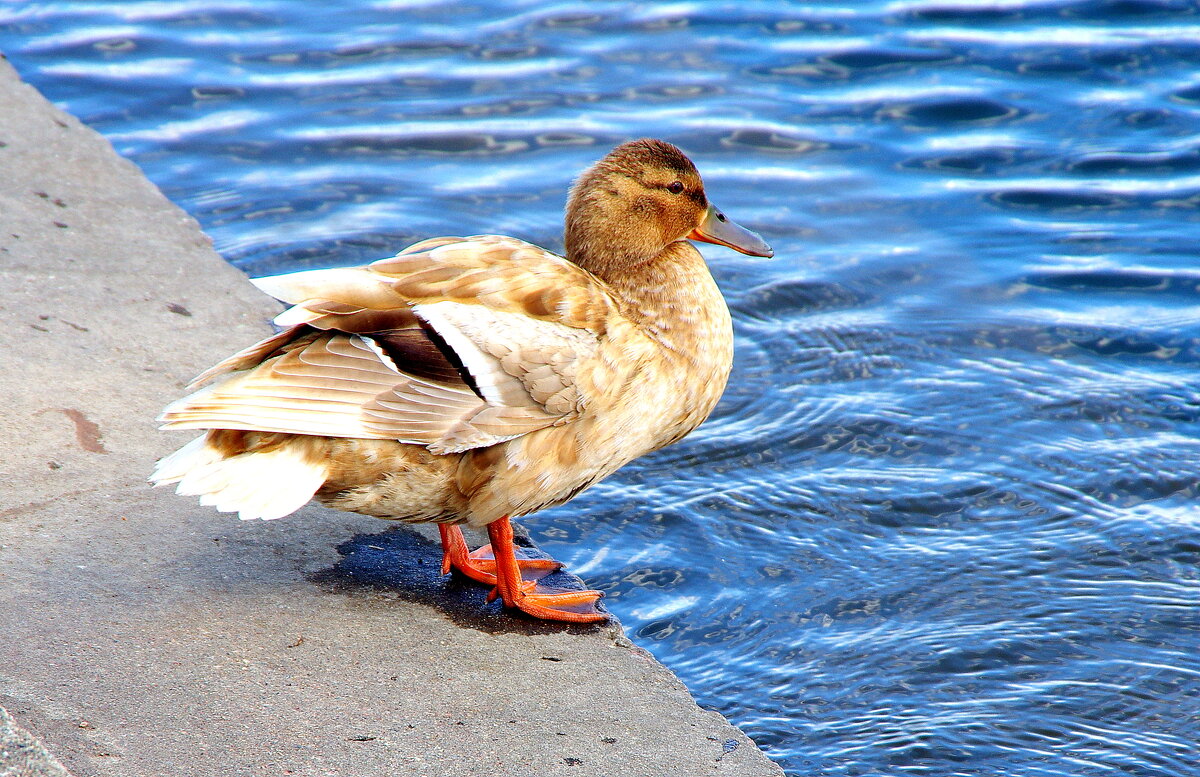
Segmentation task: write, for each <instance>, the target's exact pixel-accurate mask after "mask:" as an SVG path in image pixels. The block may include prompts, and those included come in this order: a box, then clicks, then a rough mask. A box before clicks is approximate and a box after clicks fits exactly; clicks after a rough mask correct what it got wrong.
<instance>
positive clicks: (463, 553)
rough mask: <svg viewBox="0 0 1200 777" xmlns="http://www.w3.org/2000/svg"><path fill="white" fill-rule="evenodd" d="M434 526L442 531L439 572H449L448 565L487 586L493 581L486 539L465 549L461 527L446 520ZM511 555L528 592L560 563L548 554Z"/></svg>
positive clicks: (493, 560) (493, 569)
mask: <svg viewBox="0 0 1200 777" xmlns="http://www.w3.org/2000/svg"><path fill="white" fill-rule="evenodd" d="M438 529H439V531H440V532H441V535H442V574H443V575H448V574H450V570H451V569H457V570H458V571H459V572H460V573H462V574H464V575H466V576H467V577H469V578H471V579H472V580H475V581H476V582H480V583H483V584H485V585H490V586H495V585H497V582H496V557H495V554H493V552H492V546H491V544H490V543H489V544H487V545H484V546H483V547H481V548H479V549H478V550H475V551H468V550H467V541H466V539H465V538H464V537H463V533H462V529H460V528H458V527H457V526H447V525H446V524H439V525H438ZM513 552H514V556H515V554H516V553H518V552H520V553H523V551H522V550H521V549H520V548H516V547H514V549H513ZM515 558H516V561H517V567H518V569H519V570H520V573H521V588H522V590H525V591H527V592H530V593H532V592H533V591H534V590H535V588H536V587H537V581H538V580H541V579H542V578H543V577H545V576H546V575H549V574H550V573H552V572H556V571H558V570H560V569H562V566H563V565H562V563H561V562H558V561H555V560H554V559H549V558H529V557H526V556H523V555H522V556H515ZM494 598H495V597H494V596H490V597H488V601H491V600H492V599H494Z"/></svg>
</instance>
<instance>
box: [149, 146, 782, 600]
mask: <svg viewBox="0 0 1200 777" xmlns="http://www.w3.org/2000/svg"><path fill="white" fill-rule="evenodd" d="M691 241H702V242H707V243H714V244H718V245H722V246H726V247H728V248H731V249H733V250H735V251H739V252H741V253H743V254H747V255H751V256H760V257H770V256H772V255H773V253H772V250H771V248H770V246H768V245H767V244H766V243H765V242H764V241H763V239H762V238H761V237H760V236H758V235H757V234H755V233H753V232H751V231H749V230H747V229H745V228H743V227H741V226H739V225H737V224H736V223H734V222H733V221H731V220H730V219H728V218H727V217H726V216H725V215H724V213H722V212H721V211H720V210H718V209H717V208H716V207H715V206H714V205H712V204H711V203H710V202H709V200H708V196H707V195H706V193H705V189H704V183H703V181H702V179H701V177H700V174H699V172H698V171H697V169H696V166H695V164H693V162H692V161H691V160H690V159H689V158H688V157H687V156H686V155H685V154H684V152H683V151H681V150H680V149H679V148H677V147H676V146H674V145H672V144H670V143H668V142H666V141H662V140H656V139H650V138H644V139H640V140H634V141H630V142H626V143H623V144H621V145H618V146H617V147H616V148H614V149H613V150H612V151H611V152H609V153H608V154H607V155H605V156H604V157H603V158H601V159H600V160H599V161H597V162H596V163H595V164H593V165H592V166H591V167H590V168H588V169H587V170H586V171H585V172H583V173H582V174H581V175H580V176H579V177H578V179H577V180H576V181H575V183H574V184H573V186H572V187H571V189H570V192H569V195H568V199H567V208H566V215H565V231H564V245H565V251H564V254H565V256H558V255H556V254H554V253H552V252H550V251H547V250H545V249H543V248H539V247H538V246H536V245H533V244H531V243H528V242H525V241H523V240H519V239H517V238H514V237H506V236H501V235H478V236H473V237H435V238H432V239H428V240H423V241H421V242H418V243H416V244H414V245H411V246H409V247H407V248H405V249H403V250H402V251H400V252H399V253H397V254H396V255H395V256H393V257H391V258H387V259H382V260H379V261H376V262H373V263H371V264H367V265H364V266H359V267H342V268H332V269H320V270H306V271H301V272H293V273H287V274H282V275H275V276H270V277H264V278H256V279H252V281H251V282H252V283H254V284H255V285H256V286H257V287H258V288H259V289H261V290H262V291H263V292H265V293H267V294H269V295H270V296H272V297H274V298H276V299H277V300H280V301H282V302H284V303H286V304H287V305H288V306H289V307H287V309H286V310H285V311H284V312H283V313H281V314H280V315H279V316H278V317H277V318H275V320H274V323H275V325H276V327H277V328H278V332H277V333H276V334H274V335H272V336H270V337H267V338H266V339H264V340H262V341H261V342H259V343H256V344H254V345H251V346H250V347H248V348H245V349H244V350H242V351H239V352H238V353H235V354H233V355H232V356H230V357H228V358H226V359H225V360H223V361H221V362H220V363H218V364H216V365H214V366H213V367H210V368H209V369H207V370H205V371H204V372H202V373H201V374H200V375H199V376H198V377H197V378H196V379H195V380H194V381H192V383H191V384H190V385H189V386H188V389H187V390H188V391H189V392H190V393H188V394H187V395H186V396H184V397H183V398H182V399H179V400H177V401H175V402H173V403H171V404H170V405H168V406H167V408H166V409H165V410H164V411H163V413H162V415H161V418H160V421H161V422H162V426H161V428H162V429H168V430H173V429H191V430H202V433H201V435H200V436H199V437H197V438H195V439H194V440H192V441H191V442H189V443H188V444H186V445H184V446H183V447H182V448H180V449H179V450H177V451H176V452H174V453H172V454H170V455H168V456H166V457H164V458H163V459H161V460H160V461H159V462H158V463H157V466H156V468H155V470H154V473H153V475H152V476H151V478H150V481H151V483H152V484H154V485H166V484H174V485H176V491H177V493H179V494H181V495H184V496H192V497H199V498H200V499H199V501H200V503H201V504H202V505H207V506H212V507H215V508H216V509H217V510H218V511H222V512H236V513H238V514H239V517H241V518H242V519H244V520H249V519H265V520H270V519H276V518H282V517H284V516H287V515H290V514H291V513H293V512H295V511H297V510H299V509H300V508H301V507H302V506H304V505H305V504H307V503H308V502H310V501H314V500H315V501H316V502H318V503H320V504H323V505H325V506H328V507H332V508H335V509H338V510H345V511H350V512H355V513H361V514H364V515H369V516H376V517H379V518H384V519H388V520H393V521H402V522H433V523H436V524H437V525H438V528H439V532H440V536H441V542H442V557H443V559H442V573H443V574H450V573H451V572H452V571H453V570H456V571H458V572H459V573H461V574H463V575H466V576H467V577H468V578H471V579H473V580H476V581H478V582H480V583H483V584H484V585H487V586H490V587H491V590H490V592H489V596H488V599H489V601H492V600H495V599H496V598H499V599H500V600H501V602H502V603H503V605H504V607H506V608H511V609H513V610H517V611H521V612H524V613H526V614H528V615H529V616H532V617H534V618H539V619H545V620H554V621H564V622H575V623H588V622H596V621H602V620H605V619H606V618H607V617H608V615H607V613H606V612H605V611H604V610H601V609H599V608H598V606H597V602H598V600H599V599H600V598H601V597H602V596H603V594H602V592H600V591H595V590H562V589H555V588H551V587H549V586H546V585H544V584H542V583H541V582H539V581H540V580H541V579H542V578H543V577H545V576H547V575H549V574H550V573H551V572H553V571H555V570H557V569H559V568H561V566H562V565H561V564H559V563H558V562H556V561H553V560H549V559H543V558H533V557H530V554H528V553H527V552H525V551H524V550H523V549H519V548H517V547H515V546H514V542H513V528H512V524H511V520H512V519H513V518H519V517H522V516H526V515H529V514H530V513H533V512H536V511H538V510H542V509H545V508H548V507H552V506H555V505H560V504H562V503H564V502H567V501H568V500H570V499H571V498H573V497H574V496H576V495H578V494H579V493H580V492H582V491H583V490H585V489H587V488H588V487H589V486H591V485H593V484H595V483H597V482H599V481H600V480H602V479H604V478H605V477H607V476H609V475H611V474H612V473H613V472H615V471H616V470H617V469H619V468H620V467H621V466H623V465H624V464H626V463H628V462H630V461H632V460H633V459H635V458H637V457H639V456H643V455H645V454H647V453H650V452H652V451H655V450H658V449H660V448H663V447H665V446H667V445H670V444H672V443H674V442H677V441H678V440H680V439H682V438H683V437H684V436H686V435H687V434H688V433H689V432H691V431H692V430H694V429H695V428H696V427H698V426H699V425H700V424H701V423H702V422H703V421H704V420H705V419H706V418H707V417H708V415H709V414H710V413H711V412H712V410H713V408H714V407H715V406H716V404H717V401H718V400H719V399H720V397H721V394H722V392H723V391H724V388H725V385H726V382H727V380H728V378H729V374H730V371H731V368H732V364H733V327H732V320H731V316H730V313H729V309H728V307H727V306H726V303H725V301H724V298H723V297H722V295H721V292H720V290H719V289H718V287H717V284H716V282H715V281H714V280H713V276H712V273H711V272H710V271H709V268H708V266H707V264H706V263H705V260H704V258H703V256H702V255H701V254H700V252H699V251H698V250H697V248H696V247H695V246H694V245H693V244H692V242H691ZM463 525H468V526H471V527H475V528H481V529H486V532H487V535H488V540H489V543H488V544H487V545H484V546H483V547H481V548H479V549H477V550H474V551H472V550H470V549H469V546H468V544H467V542H466V539H465V537H464V535H463V533H462V528H461V527H462V526H463Z"/></svg>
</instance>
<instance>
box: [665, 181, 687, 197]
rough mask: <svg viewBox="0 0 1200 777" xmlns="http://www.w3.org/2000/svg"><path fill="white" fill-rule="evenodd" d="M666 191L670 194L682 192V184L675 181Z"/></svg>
mask: <svg viewBox="0 0 1200 777" xmlns="http://www.w3.org/2000/svg"><path fill="white" fill-rule="evenodd" d="M667 191H669V192H670V193H671V194H679V193H680V192H682V191H683V183H682V182H681V181H675V182H674V183H672V184H671V185H670V186H668V187H667Z"/></svg>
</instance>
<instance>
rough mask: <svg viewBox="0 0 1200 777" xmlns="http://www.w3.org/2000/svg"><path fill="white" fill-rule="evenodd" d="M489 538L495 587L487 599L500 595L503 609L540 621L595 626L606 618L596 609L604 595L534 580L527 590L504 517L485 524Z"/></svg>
mask: <svg viewBox="0 0 1200 777" xmlns="http://www.w3.org/2000/svg"><path fill="white" fill-rule="evenodd" d="M488 538H489V539H490V540H491V541H492V543H491V547H492V548H493V550H494V552H495V555H494V563H495V569H496V575H495V576H496V588H495V590H494V591H493V592H492V594H491V595H490V596H489V597H488V598H489V599H494V598H496V597H497V596H499V597H500V599H502V600H503V601H504V606H506V607H514V608H516V609H518V610H521V611H522V612H525V613H528V614H529V615H532V616H533V617H535V618H542V619H543V620H554V621H567V622H570V623H595V622H597V621H602V620H607V619H608V615H607V613H603V612H601V611H600V610H599V609H597V607H596V602H597V601H599V600H600V599H601V598H602V597H603V596H604V593H603V592H601V591H566V590H562V589H558V588H550V587H548V586H543V585H538V583H537V582H536V580H535V581H533V587H532V588H530V587H529V581H527V580H525V579H524V578H523V575H524V574H525V572H524V570H523V569H522V568H521V566H520V561H521V560H519V559H517V557H516V551H515V549H514V547H513V531H512V524H511V523H510V522H509V520H508V518H507V517H504V518H501V519H500V520H498V521H493V522H492V523H489V524H488ZM525 560H528V559H525ZM560 566H561V565H560ZM539 571H540V570H539ZM545 574H549V572H548V571H547V572H545Z"/></svg>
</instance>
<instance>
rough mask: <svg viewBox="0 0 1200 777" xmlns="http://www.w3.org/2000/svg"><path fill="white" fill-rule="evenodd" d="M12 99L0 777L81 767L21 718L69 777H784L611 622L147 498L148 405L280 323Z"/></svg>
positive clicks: (169, 442)
mask: <svg viewBox="0 0 1200 777" xmlns="http://www.w3.org/2000/svg"><path fill="white" fill-rule="evenodd" d="M0 105H3V106H4V110H3V111H0V322H2V323H3V328H4V331H5V333H6V337H5V342H4V345H3V346H2V347H0V348H2V350H0V353H2V354H3V356H2V359H3V366H4V369H3V370H2V371H0V396H3V397H4V402H5V407H4V411H5V412H4V422H3V425H2V426H0V446H2V450H3V456H0V635H2V638H0V651H3V654H2V660H0V704H3V705H4V706H5V707H7V708H8V710H9V711H10V712H11V713H12V714H11V716H10V715H3V716H2V717H0V775H3V777H8V776H9V775H26V774H46V775H59V774H66V771H65V770H63V769H62V767H61V766H59V765H57V763H56V762H54V761H53V757H51V756H50V755H49V754H47V753H46V752H45V750H43V749H42V748H41V745H39V744H38V743H37V741H35V740H34V739H33V737H32V736H30V734H29V733H27V732H26V731H24V729H27V730H28V732H32V733H33V735H36V737H37V738H38V739H40V740H41V742H42V743H43V744H44V745H45V748H46V749H48V750H49V751H50V752H51V753H54V755H55V756H57V758H59V759H61V762H62V763H63V764H65V766H66V768H67V769H69V770H70V771H71V772H72V773H74V774H76V775H78V776H79V777H84V776H85V775H132V776H140V775H146V776H147V777H149V776H150V775H154V776H155V777H161V776H163V775H189V776H194V777H203V776H205V775H222V777H229V776H232V775H262V774H296V775H362V776H363V777H366V776H367V775H371V776H374V775H390V774H406V775H407V774H412V775H418V774H419V775H445V776H446V777H451V776H454V777H462V776H464V775H491V776H492V777H495V776H496V775H612V776H613V777H616V776H617V775H637V776H638V777H647V776H652V777H657V776H658V775H700V774H713V775H755V776H757V775H778V774H781V773H782V772H781V771H780V769H779V768H778V767H777V766H775V765H774V764H772V763H771V762H769V761H768V760H767V759H766V758H765V757H764V756H763V755H762V753H761V752H760V751H759V750H758V749H757V748H756V747H755V746H754V744H753V743H752V742H751V741H750V740H748V739H747V738H746V737H745V736H744V735H743V734H742V733H741V732H739V731H738V730H737V729H735V728H733V727H732V726H730V725H729V723H728V722H727V721H725V720H724V719H723V718H722V717H721V716H719V715H717V714H715V713H712V712H707V711H703V710H701V709H699V708H697V707H696V705H695V703H694V701H693V700H692V698H691V697H690V696H689V694H688V693H687V691H686V689H685V688H683V686H682V685H681V684H680V683H679V681H678V680H677V679H676V678H675V677H674V676H673V675H671V673H670V672H668V671H667V670H666V669H664V668H663V667H662V666H661V665H659V664H658V663H656V662H655V661H654V660H653V659H652V658H651V657H650V656H649V655H648V654H646V653H645V652H644V651H641V650H639V649H637V648H635V647H633V646H631V645H630V643H629V642H628V641H627V640H626V639H625V638H624V636H623V634H622V632H621V630H620V627H619V626H618V625H615V624H612V625H606V626H587V627H568V626H562V625H553V624H544V623H534V622H530V621H527V620H522V619H519V618H513V617H510V616H507V615H501V614H500V613H499V612H498V609H497V608H496V606H495V605H485V604H484V602H483V595H484V591H483V590H482V588H480V587H478V586H474V585H469V584H465V583H458V582H456V581H447V580H445V579H443V578H442V577H441V576H440V575H438V574H437V569H436V566H437V563H438V552H437V548H436V546H435V545H434V544H433V543H432V542H431V541H430V540H429V539H428V538H427V536H425V535H422V534H421V533H418V532H414V531H412V530H409V529H406V528H403V527H400V528H397V527H391V526H389V524H387V523H384V522H381V521H377V520H374V519H370V518H363V517H359V516H354V515H347V514H343V513H335V512H331V511H327V510H323V509H320V508H315V507H310V508H306V509H305V510H304V511H302V512H301V513H300V514H298V515H296V516H293V517H291V518H288V519H285V520H282V521H276V522H271V523H240V522H238V521H237V520H235V519H233V518H231V517H229V516H223V515H218V514H216V513H214V512H212V511H211V510H210V509H208V508H203V507H199V506H198V505H196V504H194V503H193V502H192V501H190V500H186V499H182V498H180V497H176V496H175V495H174V494H172V493H170V492H169V491H166V490H157V491H152V490H150V489H149V488H147V487H146V486H145V484H144V480H145V477H146V475H147V474H148V473H149V471H150V468H151V466H152V464H153V462H154V460H155V459H156V458H157V457H159V456H161V455H163V454H165V453H167V452H169V451H170V450H172V449H173V448H175V447H177V446H178V445H180V444H182V442H184V441H185V440H186V439H188V437H189V435H187V434H180V435H177V436H173V435H166V434H163V433H161V432H158V431H156V430H155V423H154V417H155V415H156V413H157V412H158V410H159V409H160V408H161V407H162V406H163V405H164V404H165V403H166V402H168V401H169V400H171V399H172V398H174V397H176V396H177V395H178V394H179V392H180V390H181V389H182V386H183V385H184V383H185V382H186V381H187V380H188V379H189V378H190V377H191V376H192V375H193V374H194V373H195V372H197V371H198V370H199V369H200V368H202V367H204V366H207V365H209V364H210V363H212V362H213V361H215V360H216V359H218V358H220V357H222V356H224V355H226V354H227V353H229V352H230V351H232V350H233V349H236V348H239V347H241V346H243V345H245V344H248V343H250V342H252V341H254V340H255V339H257V338H258V337H260V336H262V335H263V334H265V333H266V332H268V331H269V330H268V328H267V324H266V321H267V319H268V318H269V317H270V316H271V315H273V314H274V312H276V311H277V309H278V308H277V306H276V305H275V304H274V303H272V302H271V301H270V300H267V299H266V298H264V297H263V296H262V295H260V294H259V293H258V292H257V291H255V290H254V289H253V287H251V286H250V285H249V284H248V283H246V282H245V280H244V278H243V277H242V275H241V274H240V273H239V272H238V271H237V270H235V269H234V268H232V267H230V266H229V265H228V264H226V263H225V262H223V261H222V260H221V259H220V257H218V256H217V255H216V254H215V253H214V252H213V251H212V249H211V246H210V243H209V241H208V239H207V238H206V237H205V236H204V235H203V234H202V233H201V232H200V230H199V228H198V227H197V225H196V224H195V222H194V221H193V220H192V219H191V218H189V217H188V216H187V215H186V214H184V213H182V212H181V211H180V210H179V209H177V208H176V207H174V206H173V205H171V204H170V203H169V202H168V201H167V200H166V199H165V198H164V197H163V196H162V194H161V193H160V192H159V191H158V190H157V189H156V188H155V187H154V186H153V185H152V184H150V183H149V182H148V181H147V180H146V179H145V178H144V177H143V176H142V175H141V173H140V172H139V171H138V170H137V168H136V167H135V166H134V165H132V164H131V163H129V162H128V161H126V160H123V159H121V158H120V157H118V156H117V155H116V154H115V153H113V151H112V149H111V147H110V146H109V145H108V143H107V142H106V141H105V140H104V139H103V138H101V137H100V136H98V135H97V134H96V133H94V132H92V131H91V130H89V129H87V128H86V127H84V126H82V125H81V124H80V123H79V122H78V121H77V120H75V119H74V118H72V117H70V116H68V115H66V114H64V113H62V112H61V111H59V110H57V109H56V108H54V107H53V106H51V105H50V104H49V103H47V102H46V101H45V100H44V99H42V98H41V96H40V95H38V94H37V92H36V91H34V90H33V89H32V88H30V87H28V86H26V85H24V84H22V83H20V81H19V79H18V77H17V75H16V74H15V73H14V72H13V70H12V68H11V67H10V66H9V65H8V64H7V63H6V62H3V61H0ZM22 759H24V760H22ZM37 759H41V760H40V761H38V760H37ZM32 764H36V765H32ZM39 769H40V770H39ZM22 770H24V771H22Z"/></svg>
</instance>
